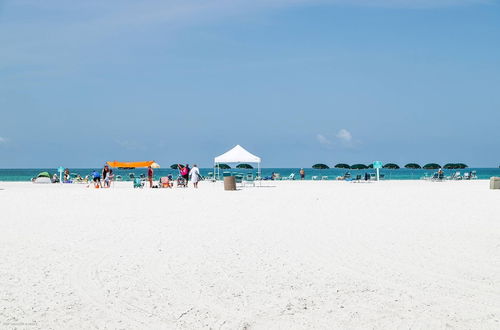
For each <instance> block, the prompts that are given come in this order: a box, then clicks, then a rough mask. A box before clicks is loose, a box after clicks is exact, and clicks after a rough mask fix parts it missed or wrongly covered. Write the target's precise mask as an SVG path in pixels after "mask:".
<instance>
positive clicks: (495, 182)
mask: <svg viewBox="0 0 500 330" xmlns="http://www.w3.org/2000/svg"><path fill="white" fill-rule="evenodd" d="M490 189H500V177H498V176H493V177H491V178H490Z"/></svg>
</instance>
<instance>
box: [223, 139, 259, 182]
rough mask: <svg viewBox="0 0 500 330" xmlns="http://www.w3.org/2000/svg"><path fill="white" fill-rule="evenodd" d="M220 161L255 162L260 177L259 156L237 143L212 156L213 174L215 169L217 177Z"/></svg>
mask: <svg viewBox="0 0 500 330" xmlns="http://www.w3.org/2000/svg"><path fill="white" fill-rule="evenodd" d="M222 163H257V175H258V176H259V177H260V157H258V156H255V155H253V154H251V153H250V152H248V151H247V150H246V149H245V148H243V147H242V146H240V145H239V144H238V145H237V146H235V147H234V148H233V149H231V150H229V151H227V152H225V153H223V154H222V155H220V156H217V157H215V158H214V174H215V171H216V170H217V176H218V177H220V169H219V167H218V166H217V165H218V164H222Z"/></svg>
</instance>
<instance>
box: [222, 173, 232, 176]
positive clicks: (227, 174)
mask: <svg viewBox="0 0 500 330" xmlns="http://www.w3.org/2000/svg"><path fill="white" fill-rule="evenodd" d="M222 176H223V177H226V176H231V172H222Z"/></svg>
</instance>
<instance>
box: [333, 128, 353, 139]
mask: <svg viewBox="0 0 500 330" xmlns="http://www.w3.org/2000/svg"><path fill="white" fill-rule="evenodd" d="M336 137H337V139H339V140H340V141H342V142H344V143H351V142H352V134H351V132H349V131H348V130H346V129H345V128H342V129H341V130H340V131H338V132H337V135H336Z"/></svg>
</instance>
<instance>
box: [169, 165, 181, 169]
mask: <svg viewBox="0 0 500 330" xmlns="http://www.w3.org/2000/svg"><path fill="white" fill-rule="evenodd" d="M178 166H179V164H172V165H170V168H171V169H173V170H176V169H178V168H179V167H178Z"/></svg>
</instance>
